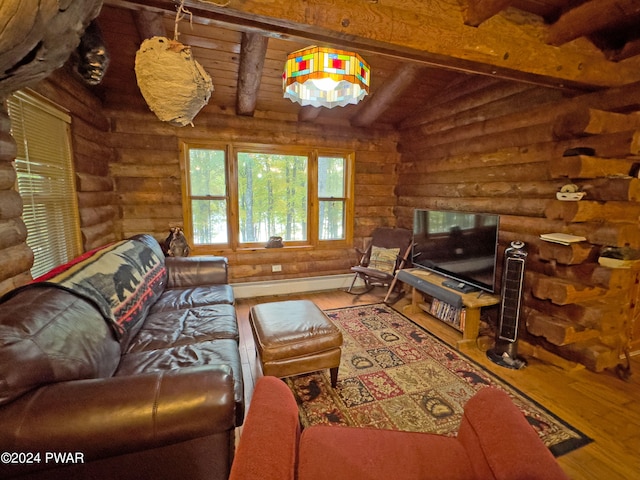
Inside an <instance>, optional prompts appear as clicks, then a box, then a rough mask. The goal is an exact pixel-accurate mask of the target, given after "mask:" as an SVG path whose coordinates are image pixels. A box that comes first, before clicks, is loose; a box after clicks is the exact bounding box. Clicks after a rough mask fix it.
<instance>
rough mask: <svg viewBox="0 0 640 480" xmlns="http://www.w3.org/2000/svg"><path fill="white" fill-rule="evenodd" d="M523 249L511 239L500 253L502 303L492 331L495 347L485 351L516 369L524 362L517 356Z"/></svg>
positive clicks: (522, 282) (503, 364) (524, 256)
mask: <svg viewBox="0 0 640 480" xmlns="http://www.w3.org/2000/svg"><path fill="white" fill-rule="evenodd" d="M526 259H527V251H526V250H525V248H524V242H521V241H518V240H516V241H513V242H511V246H510V247H509V248H507V249H506V250H505V252H504V270H503V272H502V304H501V306H500V320H499V322H498V331H497V332H496V344H495V347H494V348H492V349H491V350H489V351H487V357H488V358H489V359H490V360H491V361H492V362H494V363H497V364H498V365H501V366H503V367H507V368H512V369H520V368H522V367H524V366H525V365H526V363H525V362H524V360H521V359H519V358H518V328H519V322H520V313H521V310H522V308H521V307H522V294H523V287H524V264H525V261H526Z"/></svg>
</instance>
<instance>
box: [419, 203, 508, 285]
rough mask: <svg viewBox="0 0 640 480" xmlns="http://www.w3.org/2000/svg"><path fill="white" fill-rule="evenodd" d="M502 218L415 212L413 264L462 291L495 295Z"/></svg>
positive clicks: (447, 211) (446, 211)
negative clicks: (443, 277)
mask: <svg viewBox="0 0 640 480" xmlns="http://www.w3.org/2000/svg"><path fill="white" fill-rule="evenodd" d="M499 220H500V217H499V216H498V215H495V214H487V213H469V212H454V211H449V210H429V209H416V210H415V212H414V217H413V242H414V244H413V252H412V253H413V256H412V260H413V265H414V267H419V268H424V269H426V270H429V271H432V272H435V273H439V274H440V275H444V276H445V277H448V279H449V280H448V281H447V282H445V283H444V284H445V285H446V286H448V287H451V288H454V289H456V290H460V291H463V292H467V291H473V290H476V289H481V290H484V291H487V292H492V293H493V292H494V291H495V287H496V281H495V279H496V262H497V254H498V228H499Z"/></svg>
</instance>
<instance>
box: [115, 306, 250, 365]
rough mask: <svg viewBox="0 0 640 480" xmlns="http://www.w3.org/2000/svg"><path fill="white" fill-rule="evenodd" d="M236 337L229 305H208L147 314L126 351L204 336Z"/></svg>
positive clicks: (183, 342)
mask: <svg viewBox="0 0 640 480" xmlns="http://www.w3.org/2000/svg"><path fill="white" fill-rule="evenodd" d="M219 338H227V339H232V340H235V341H236V342H237V341H238V340H239V334H238V322H237V321H236V312H235V308H234V306H233V305H226V304H224V305H208V306H204V307H198V308H186V309H183V310H174V311H170V310H167V311H165V312H160V313H152V314H150V315H149V316H148V317H147V319H146V320H145V322H144V326H143V327H142V329H141V330H140V332H139V333H138V335H137V336H136V337H135V338H134V339H133V340H132V341H131V343H130V344H129V348H128V349H127V353H131V352H140V351H144V350H157V349H162V348H168V347H177V346H179V345H187V344H195V343H199V342H204V341H207V340H215V339H219Z"/></svg>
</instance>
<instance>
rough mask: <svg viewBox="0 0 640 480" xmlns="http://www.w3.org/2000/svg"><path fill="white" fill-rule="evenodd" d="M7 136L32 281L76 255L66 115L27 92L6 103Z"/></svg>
mask: <svg viewBox="0 0 640 480" xmlns="http://www.w3.org/2000/svg"><path fill="white" fill-rule="evenodd" d="M8 107H9V117H10V119H11V134H12V135H13V138H14V139H15V141H16V144H17V147H18V148H17V155H16V160H15V169H16V173H17V182H16V183H17V189H18V191H19V192H20V196H21V197H22V201H23V213H22V218H23V220H24V223H25V225H26V227H27V232H28V234H27V245H29V247H30V248H31V250H33V253H34V264H33V267H32V268H31V275H32V276H33V277H34V278H36V277H38V276H40V275H42V274H44V273H46V272H48V271H49V270H51V269H52V268H54V267H57V266H58V265H62V264H64V263H66V262H68V261H69V260H71V259H72V258H74V257H76V256H77V255H79V254H80V252H81V249H82V239H81V236H80V227H79V220H78V206H77V199H76V192H75V182H74V172H73V164H72V157H71V147H70V139H69V135H70V122H71V119H70V117H69V115H67V114H66V113H65V112H63V111H61V110H60V109H59V108H57V107H56V106H54V105H53V104H51V103H50V102H48V101H47V100H45V99H43V98H41V97H39V96H37V95H35V94H32V93H28V92H24V91H21V92H17V93H15V94H13V95H12V96H11V97H9V99H8Z"/></svg>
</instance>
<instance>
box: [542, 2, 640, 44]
mask: <svg viewBox="0 0 640 480" xmlns="http://www.w3.org/2000/svg"><path fill="white" fill-rule="evenodd" d="M638 15H640V2H639V1H638V0H590V1H588V2H585V3H583V4H582V5H579V6H577V7H575V8H573V9H571V10H569V11H567V12H566V13H564V14H562V15H561V16H560V18H558V20H557V21H556V22H555V23H554V24H553V25H551V26H550V27H549V33H548V35H547V43H549V44H550V45H556V46H558V45H564V44H565V43H567V42H570V41H571V40H575V39H576V38H579V37H583V36H589V35H590V34H592V33H594V32H597V31H599V30H604V29H607V28H613V27H615V26H618V25H624V24H627V22H629V19H630V18H634V17H636V18H637V17H638Z"/></svg>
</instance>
